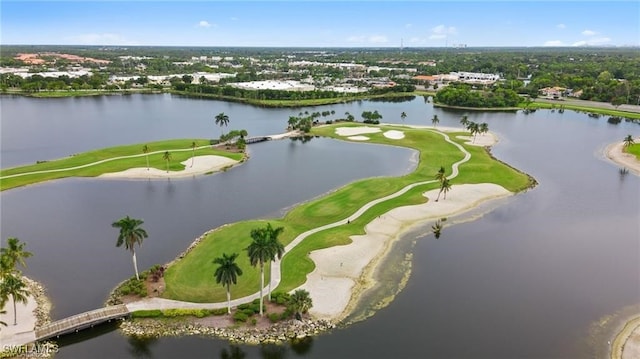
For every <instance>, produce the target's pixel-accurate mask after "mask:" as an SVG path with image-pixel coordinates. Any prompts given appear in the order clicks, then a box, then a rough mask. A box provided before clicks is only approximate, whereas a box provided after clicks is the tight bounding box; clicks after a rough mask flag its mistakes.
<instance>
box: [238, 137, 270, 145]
mask: <svg viewBox="0 0 640 359" xmlns="http://www.w3.org/2000/svg"><path fill="white" fill-rule="evenodd" d="M269 140H271V137H269V136H255V137H247V138H245V139H244V142H245V143H246V144H247V145H248V144H250V143H258V142H264V141H269Z"/></svg>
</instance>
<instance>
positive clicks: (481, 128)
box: [478, 122, 489, 134]
mask: <svg viewBox="0 0 640 359" xmlns="http://www.w3.org/2000/svg"><path fill="white" fill-rule="evenodd" d="M478 132H480V133H482V134H485V133H487V132H489V125H488V124H487V123H486V122H483V123H481V124H480V126H479V127H478Z"/></svg>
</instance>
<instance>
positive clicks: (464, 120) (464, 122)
mask: <svg viewBox="0 0 640 359" xmlns="http://www.w3.org/2000/svg"><path fill="white" fill-rule="evenodd" d="M460 124H461V125H462V127H464V128H466V127H467V125H468V124H469V118H468V117H467V115H464V116H462V118H460Z"/></svg>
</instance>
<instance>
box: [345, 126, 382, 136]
mask: <svg viewBox="0 0 640 359" xmlns="http://www.w3.org/2000/svg"><path fill="white" fill-rule="evenodd" d="M380 131H381V130H380V129H379V128H378V127H369V126H360V127H338V128H336V134H337V135H338V136H356V135H362V134H366V133H378V132H380Z"/></svg>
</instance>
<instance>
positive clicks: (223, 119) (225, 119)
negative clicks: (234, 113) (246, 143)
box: [216, 112, 229, 134]
mask: <svg viewBox="0 0 640 359" xmlns="http://www.w3.org/2000/svg"><path fill="white" fill-rule="evenodd" d="M216 125H218V126H220V131H221V133H222V134H224V131H222V126H227V125H229V116H227V115H225V114H224V112H221V113H219V114H217V115H216Z"/></svg>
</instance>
